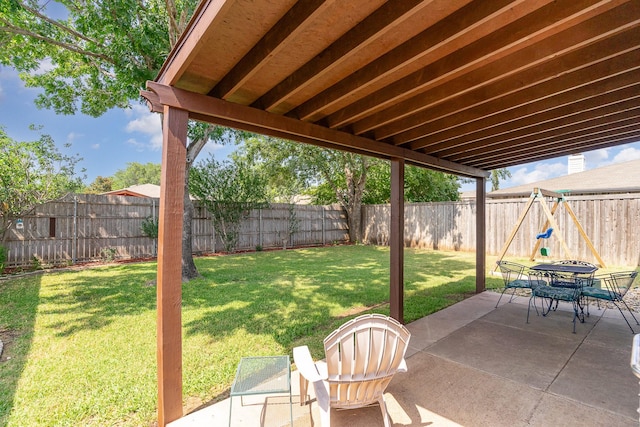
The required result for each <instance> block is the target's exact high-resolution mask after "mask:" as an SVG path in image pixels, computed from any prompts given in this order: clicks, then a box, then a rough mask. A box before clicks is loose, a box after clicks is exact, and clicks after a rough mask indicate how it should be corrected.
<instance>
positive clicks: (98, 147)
mask: <svg viewBox="0 0 640 427" xmlns="http://www.w3.org/2000/svg"><path fill="white" fill-rule="evenodd" d="M91 148H92V149H94V150H98V149H100V144H98V143H96V144H91Z"/></svg>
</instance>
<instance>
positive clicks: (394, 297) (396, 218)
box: [389, 159, 404, 323]
mask: <svg viewBox="0 0 640 427" xmlns="http://www.w3.org/2000/svg"><path fill="white" fill-rule="evenodd" d="M390 234H391V236H390V244H389V246H390V251H389V252H390V260H389V261H390V262H389V276H390V277H389V282H390V283H389V311H390V315H391V317H393V318H394V319H396V320H397V321H398V322H400V323H404V160H402V159H393V160H391V230H390Z"/></svg>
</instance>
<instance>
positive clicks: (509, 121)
mask: <svg viewBox="0 0 640 427" xmlns="http://www.w3.org/2000/svg"><path fill="white" fill-rule="evenodd" d="M629 77H632V76H631V75H629ZM639 93H640V85H638V84H635V85H634V84H631V85H629V83H628V81H627V82H626V84H625V82H623V83H622V84H621V85H620V86H618V87H617V88H609V90H608V91H604V92H603V93H595V94H593V93H590V94H589V95H587V96H585V97H583V98H578V99H567V100H566V102H562V103H558V104H556V105H553V106H550V108H540V109H535V108H526V109H516V111H515V112H510V113H509V114H496V115H495V116H491V117H487V118H485V120H476V121H472V122H467V123H464V124H461V125H454V126H451V127H446V129H442V130H440V131H436V132H432V133H430V134H429V135H425V136H424V137H423V138H420V139H419V140H417V141H415V142H414V143H412V144H410V148H411V147H414V148H417V147H420V148H421V149H425V150H428V151H429V152H431V151H432V150H433V151H437V150H438V147H439V145H438V144H443V143H446V142H449V145H447V147H448V146H453V147H469V148H470V149H474V148H476V147H478V148H479V147H482V146H483V144H484V140H486V139H487V138H491V137H493V136H494V135H504V136H503V137H504V138H507V137H508V135H507V134H510V133H513V132H517V131H520V130H522V131H524V132H525V133H526V132H527V131H528V130H529V129H530V128H531V127H535V126H538V125H539V124H540V123H543V124H544V123H547V122H549V121H553V120H557V119H559V118H560V119H567V120H571V119H572V118H574V116H577V115H580V117H582V118H584V119H586V120H588V119H589V118H595V117H599V116H600V115H606V114H611V113H614V112H617V111H624V110H626V109H630V108H636V106H637V105H638V101H637V99H638V96H639V95H638V94H639ZM577 120H579V119H577ZM462 149H464V148H462Z"/></svg>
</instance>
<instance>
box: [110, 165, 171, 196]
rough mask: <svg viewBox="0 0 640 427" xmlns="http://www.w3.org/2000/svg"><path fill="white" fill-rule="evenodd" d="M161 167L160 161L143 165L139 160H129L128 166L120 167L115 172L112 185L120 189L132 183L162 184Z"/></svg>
mask: <svg viewBox="0 0 640 427" xmlns="http://www.w3.org/2000/svg"><path fill="white" fill-rule="evenodd" d="M160 169H161V165H160V163H146V164H144V165H143V164H141V163H137V162H128V163H127V167H126V168H124V169H119V170H117V171H116V173H115V174H113V183H112V187H113V189H115V190H120V189H121V188H127V187H131V186H132V185H141V184H155V185H160V172H161V171H160Z"/></svg>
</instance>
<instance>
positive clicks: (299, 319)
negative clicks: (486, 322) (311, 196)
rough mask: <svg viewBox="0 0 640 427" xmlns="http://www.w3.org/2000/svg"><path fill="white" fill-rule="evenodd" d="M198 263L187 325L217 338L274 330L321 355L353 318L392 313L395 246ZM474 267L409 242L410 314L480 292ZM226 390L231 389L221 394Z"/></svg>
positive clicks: (284, 340)
mask: <svg viewBox="0 0 640 427" xmlns="http://www.w3.org/2000/svg"><path fill="white" fill-rule="evenodd" d="M265 256H268V262H266V263H265V261H264V258H263V257H265ZM198 269H199V271H200V273H201V274H202V276H203V277H202V278H201V279H198V280H194V281H191V282H189V283H187V284H185V285H184V286H183V313H185V312H188V311H193V312H197V313H198V315H197V316H196V317H195V318H189V319H185V318H184V317H183V320H184V321H183V327H184V331H185V335H186V336H190V335H194V336H195V335H205V336H208V337H209V339H210V342H212V343H214V342H217V341H219V340H222V339H224V338H225V337H230V336H232V335H234V334H236V333H237V332H238V331H239V330H242V332H246V334H248V335H249V336H255V335H269V336H270V337H272V338H273V340H274V341H276V342H277V344H278V345H279V346H280V347H281V348H283V349H285V350H284V351H285V352H287V353H289V354H291V350H292V349H293V347H295V346H297V345H302V344H305V345H308V346H309V348H310V349H311V352H312V355H313V356H314V358H316V359H319V358H322V357H324V351H323V348H322V341H323V339H324V338H325V337H326V336H327V335H328V334H329V333H330V332H331V331H333V330H334V329H336V328H337V327H338V326H339V325H341V324H342V323H344V322H345V321H347V320H348V319H350V318H352V317H355V316H357V315H359V314H363V313H370V312H376V313H382V314H386V315H388V314H389V306H388V300H389V251H388V248H379V247H372V246H365V247H358V248H354V247H344V248H343V247H334V248H328V249H313V250H296V251H283V252H280V253H273V252H270V253H268V255H267V254H264V253H255V254H243V255H241V256H236V257H227V258H226V259H223V258H220V257H218V258H217V259H216V260H214V262H212V261H211V260H206V259H201V260H198ZM474 269H475V263H474V262H473V261H465V260H459V259H456V258H455V256H452V255H450V254H447V253H437V252H431V251H429V252H427V251H413V250H407V252H406V255H405V320H406V321H407V322H410V321H413V320H416V319H418V318H421V317H424V316H426V315H428V314H431V313H433V312H436V311H438V310H441V309H443V308H445V307H447V306H450V305H452V304H454V303H456V302H458V301H461V300H463V299H465V298H468V297H470V296H472V295H473V294H474V293H475V276H473V275H469V274H468V272H469V270H474ZM248 347H249V346H248ZM249 351H250V350H249ZM247 355H255V354H251V353H248V354H245V353H243V349H242V348H239V349H238V351H237V352H236V353H235V354H233V359H234V360H233V361H229V362H230V363H231V364H232V365H233V366H235V365H236V364H237V363H238V361H239V359H240V358H241V357H243V356H247ZM225 362H227V361H225ZM226 369H229V368H228V367H227V368H226ZM226 396H227V393H226V391H225V392H223V393H222V394H220V395H219V396H216V397H215V398H214V401H215V400H220V399H222V398H225V397H226Z"/></svg>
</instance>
